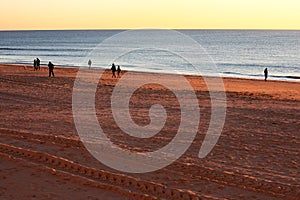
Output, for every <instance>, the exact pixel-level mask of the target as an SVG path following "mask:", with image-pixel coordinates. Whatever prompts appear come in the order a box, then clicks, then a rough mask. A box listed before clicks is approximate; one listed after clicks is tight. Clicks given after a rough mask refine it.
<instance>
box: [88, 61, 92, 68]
mask: <svg viewBox="0 0 300 200" xmlns="http://www.w3.org/2000/svg"><path fill="white" fill-rule="evenodd" d="M88 65H89V69H91V66H92V61H91V60H89V61H88Z"/></svg>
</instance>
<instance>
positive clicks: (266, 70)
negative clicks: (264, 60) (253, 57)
mask: <svg viewBox="0 0 300 200" xmlns="http://www.w3.org/2000/svg"><path fill="white" fill-rule="evenodd" d="M264 74H265V81H267V78H268V68H265V70H264Z"/></svg>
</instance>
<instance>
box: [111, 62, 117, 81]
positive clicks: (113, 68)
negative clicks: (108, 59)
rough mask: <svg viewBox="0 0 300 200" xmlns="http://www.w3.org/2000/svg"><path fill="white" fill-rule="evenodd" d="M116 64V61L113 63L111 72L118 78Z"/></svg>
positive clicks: (113, 76)
mask: <svg viewBox="0 0 300 200" xmlns="http://www.w3.org/2000/svg"><path fill="white" fill-rule="evenodd" d="M116 71H117V70H116V66H115V63H113V64H112V65H111V72H112V78H117V77H116Z"/></svg>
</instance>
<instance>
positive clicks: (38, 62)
mask: <svg viewBox="0 0 300 200" xmlns="http://www.w3.org/2000/svg"><path fill="white" fill-rule="evenodd" d="M40 64H41V61H40V59H39V58H36V69H37V70H40V69H41V66H40Z"/></svg>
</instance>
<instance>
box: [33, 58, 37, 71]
mask: <svg viewBox="0 0 300 200" xmlns="http://www.w3.org/2000/svg"><path fill="white" fill-rule="evenodd" d="M36 65H37V60H36V59H34V60H33V71H36V70H37V66H36Z"/></svg>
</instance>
